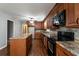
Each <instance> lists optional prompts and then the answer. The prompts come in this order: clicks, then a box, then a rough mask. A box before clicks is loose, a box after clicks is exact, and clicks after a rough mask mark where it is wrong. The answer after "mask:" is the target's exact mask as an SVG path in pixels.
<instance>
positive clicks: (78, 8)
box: [75, 3, 79, 24]
mask: <svg viewBox="0 0 79 59" xmlns="http://www.w3.org/2000/svg"><path fill="white" fill-rule="evenodd" d="M77 20H78V21H77ZM76 21H77V22H78V24H79V3H76V4H75V22H76ZM77 22H76V23H77Z"/></svg>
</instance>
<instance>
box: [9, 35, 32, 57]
mask: <svg viewBox="0 0 79 59" xmlns="http://www.w3.org/2000/svg"><path fill="white" fill-rule="evenodd" d="M31 45H32V35H31V36H29V37H28V38H24V39H22V38H20V39H10V56H26V55H28V53H29V51H30V48H31Z"/></svg>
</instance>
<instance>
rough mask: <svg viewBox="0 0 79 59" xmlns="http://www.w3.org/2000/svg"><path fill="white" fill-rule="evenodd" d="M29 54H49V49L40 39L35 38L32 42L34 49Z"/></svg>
mask: <svg viewBox="0 0 79 59" xmlns="http://www.w3.org/2000/svg"><path fill="white" fill-rule="evenodd" d="M29 56H47V51H46V50H45V48H44V46H43V44H42V42H41V40H40V39H34V40H33V42H32V49H31V51H30V53H29Z"/></svg>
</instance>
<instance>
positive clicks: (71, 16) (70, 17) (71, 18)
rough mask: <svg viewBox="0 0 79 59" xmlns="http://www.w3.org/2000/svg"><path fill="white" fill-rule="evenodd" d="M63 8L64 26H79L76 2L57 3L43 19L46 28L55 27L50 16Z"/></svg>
mask: <svg viewBox="0 0 79 59" xmlns="http://www.w3.org/2000/svg"><path fill="white" fill-rule="evenodd" d="M63 10H66V16H65V17H66V27H69V28H79V4H78V3H57V4H56V5H55V6H54V8H52V10H51V11H50V13H49V14H48V16H47V17H46V19H45V20H47V28H50V29H56V27H55V26H53V22H52V18H53V17H54V16H55V15H57V14H58V13H60V12H62V11H63Z"/></svg>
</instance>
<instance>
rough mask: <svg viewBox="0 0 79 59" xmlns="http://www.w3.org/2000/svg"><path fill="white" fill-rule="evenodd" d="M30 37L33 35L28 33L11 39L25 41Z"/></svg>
mask: <svg viewBox="0 0 79 59" xmlns="http://www.w3.org/2000/svg"><path fill="white" fill-rule="evenodd" d="M30 35H32V34H31V33H26V34H22V35H20V36H15V37H11V38H9V39H25V38H28V37H29V36H30Z"/></svg>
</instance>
